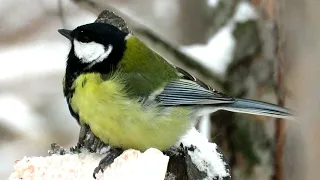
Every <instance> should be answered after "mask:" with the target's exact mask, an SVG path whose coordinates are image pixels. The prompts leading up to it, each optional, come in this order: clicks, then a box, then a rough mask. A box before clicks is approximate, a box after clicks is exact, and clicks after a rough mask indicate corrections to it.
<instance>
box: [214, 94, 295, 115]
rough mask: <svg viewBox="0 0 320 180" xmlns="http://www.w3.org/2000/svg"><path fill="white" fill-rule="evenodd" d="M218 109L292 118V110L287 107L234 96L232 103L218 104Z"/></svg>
mask: <svg viewBox="0 0 320 180" xmlns="http://www.w3.org/2000/svg"><path fill="white" fill-rule="evenodd" d="M218 109H220V110H227V111H232V112H238V113H246V114H254V115H262V116H269V117H275V118H284V119H294V115H293V112H292V111H291V110H289V109H286V108H283V107H280V106H277V105H274V104H270V103H265V102H261V101H255V100H249V99H238V98H236V99H235V102H233V103H230V104H227V103H226V104H220V105H219V107H218Z"/></svg>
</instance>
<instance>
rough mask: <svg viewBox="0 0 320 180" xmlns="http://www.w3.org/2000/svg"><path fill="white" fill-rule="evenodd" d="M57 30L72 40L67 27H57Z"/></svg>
mask: <svg viewBox="0 0 320 180" xmlns="http://www.w3.org/2000/svg"><path fill="white" fill-rule="evenodd" d="M58 32H59V33H60V34H61V35H63V36H64V37H66V38H68V39H70V40H72V37H71V32H72V31H70V30H67V29H59V30H58Z"/></svg>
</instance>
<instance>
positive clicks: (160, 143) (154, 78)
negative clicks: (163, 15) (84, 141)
mask: <svg viewBox="0 0 320 180" xmlns="http://www.w3.org/2000/svg"><path fill="white" fill-rule="evenodd" d="M58 32H59V33H60V34H62V35H63V36H65V37H66V38H68V39H69V41H70V43H71V48H70V51H69V54H68V56H67V60H66V61H67V62H66V70H65V76H64V78H63V93H64V97H65V99H66V101H67V104H68V108H69V110H70V113H71V115H72V116H73V117H74V118H75V119H76V120H77V122H78V123H79V124H81V125H87V126H89V127H90V130H91V131H92V132H93V134H94V135H95V136H97V137H98V138H99V139H100V140H101V141H102V142H104V143H106V144H109V145H111V146H112V147H116V148H121V149H137V150H141V151H144V150H146V149H148V148H151V147H152V148H157V149H159V150H163V151H164V150H167V149H169V148H170V147H171V146H173V145H174V144H175V143H176V142H177V141H178V140H179V138H181V137H182V136H183V135H185V134H186V133H187V131H188V130H190V129H191V128H192V127H194V125H195V123H196V119H197V117H199V116H202V115H204V114H208V113H213V112H215V111H218V110H226V111H231V112H238V113H247V114H254V115H263V116H269V117H275V118H284V119H292V118H293V117H294V116H293V113H292V111H291V110H289V109H287V108H283V107H280V106H277V105H275V104H270V103H266V102H262V101H257V100H250V99H241V98H235V97H232V96H229V95H226V94H224V93H221V92H218V91H216V90H214V89H213V88H211V87H209V86H208V85H206V84H205V83H204V82H202V81H201V80H199V79H197V78H195V77H194V76H193V75H191V74H190V73H188V72H187V71H185V70H183V69H182V68H179V67H176V66H174V65H173V64H171V63H170V62H169V61H167V60H166V59H164V58H163V57H162V56H160V55H159V54H158V53H156V52H155V51H154V50H152V49H151V48H149V47H148V46H147V45H146V44H145V43H143V42H142V41H141V40H139V38H138V37H136V36H135V35H134V34H132V33H127V32H123V31H121V30H119V29H118V28H117V27H115V26H113V25H111V24H106V23H96V22H95V23H89V24H84V25H81V26H78V27H76V28H75V29H73V30H67V29H59V30H58ZM116 157H117V155H113V156H112V155H109V156H108V155H107V156H106V157H105V158H103V159H102V160H101V161H100V163H99V166H98V167H97V168H96V169H95V172H94V176H95V173H97V172H99V170H103V167H101V166H102V164H104V165H105V166H108V165H110V164H112V163H113V161H114V159H115V158H116ZM100 165H101V166H100Z"/></svg>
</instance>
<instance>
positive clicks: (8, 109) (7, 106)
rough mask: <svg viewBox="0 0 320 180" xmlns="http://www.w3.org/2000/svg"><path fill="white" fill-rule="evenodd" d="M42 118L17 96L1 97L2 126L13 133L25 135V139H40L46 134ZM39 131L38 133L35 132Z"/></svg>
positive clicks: (0, 119)
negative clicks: (42, 125)
mask: <svg viewBox="0 0 320 180" xmlns="http://www.w3.org/2000/svg"><path fill="white" fill-rule="evenodd" d="M41 122H44V117H41V116H40V115H39V114H37V113H36V112H34V111H32V109H31V108H30V106H29V105H28V104H27V103H26V102H24V101H23V100H22V99H19V98H18V97H17V96H15V95H11V94H1V95H0V124H1V125H4V126H6V127H7V128H9V129H11V130H12V131H13V132H16V133H18V134H23V135H24V138H32V139H38V138H39V137H42V136H43V135H44V134H45V131H44V129H43V127H41ZM35 129H37V131H35Z"/></svg>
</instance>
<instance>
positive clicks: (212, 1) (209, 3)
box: [207, 0, 220, 7]
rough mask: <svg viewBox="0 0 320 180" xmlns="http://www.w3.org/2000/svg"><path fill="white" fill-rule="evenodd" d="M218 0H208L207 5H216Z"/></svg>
mask: <svg viewBox="0 0 320 180" xmlns="http://www.w3.org/2000/svg"><path fill="white" fill-rule="evenodd" d="M219 2H220V0H208V1H207V3H208V5H209V7H217V5H218V4H219Z"/></svg>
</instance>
